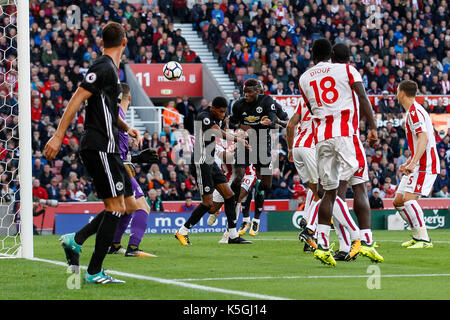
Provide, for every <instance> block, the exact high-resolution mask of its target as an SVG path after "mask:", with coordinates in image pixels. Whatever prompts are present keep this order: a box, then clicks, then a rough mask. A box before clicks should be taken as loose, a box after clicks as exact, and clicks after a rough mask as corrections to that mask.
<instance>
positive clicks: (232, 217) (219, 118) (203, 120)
mask: <svg viewBox="0 0 450 320" xmlns="http://www.w3.org/2000/svg"><path fill="white" fill-rule="evenodd" d="M227 107H228V103H227V101H226V99H225V98H223V97H216V98H214V100H213V102H212V106H211V107H208V108H206V109H205V110H204V111H202V112H200V113H199V114H198V116H197V121H196V122H195V147H194V152H193V154H192V162H191V165H190V168H191V173H192V175H193V176H194V178H195V180H196V181H197V184H198V189H199V191H200V194H201V197H202V201H201V203H200V204H199V205H198V206H197V207H196V208H195V209H194V211H193V212H192V214H191V216H190V217H189V219H188V220H187V221H186V223H185V224H184V225H183V226H181V227H180V229H179V230H178V231H177V232H176V233H175V238H176V239H178V241H179V242H180V243H181V244H182V245H185V246H186V245H190V244H191V242H190V240H189V236H188V233H189V230H190V229H191V228H192V227H193V226H194V225H196V224H197V223H198V222H199V221H200V219H201V218H202V217H203V215H204V214H205V213H207V212H208V211H209V210H210V208H211V206H212V204H213V197H212V194H213V191H214V190H215V189H217V190H218V191H219V193H220V194H221V195H222V197H223V198H224V203H225V214H226V216H227V221H228V229H229V239H228V243H230V244H234V243H236V244H247V243H251V242H250V241H247V240H245V239H243V238H241V237H239V235H238V233H237V230H236V213H235V212H236V210H235V200H234V198H235V193H233V191H232V190H231V188H230V186H229V184H228V181H227V179H226V177H225V175H224V174H223V172H222V170H220V169H219V167H218V165H217V163H216V162H215V149H216V148H215V145H216V138H223V139H226V140H231V141H236V142H238V143H242V144H243V146H244V147H245V148H248V144H247V142H246V141H245V140H243V139H242V138H240V137H238V136H236V135H232V134H230V133H227V132H225V131H224V130H223V129H224V128H225V115H226V111H227Z"/></svg>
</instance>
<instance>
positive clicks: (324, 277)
mask: <svg viewBox="0 0 450 320" xmlns="http://www.w3.org/2000/svg"><path fill="white" fill-rule="evenodd" d="M370 276H372V275H370V274H367V275H334V276H281V277H271V276H267V277H229V278H197V279H195V278H191V279H176V281H222V280H227V281H228V280H273V279H330V278H338V279H339V278H342V279H344V278H368V277H370ZM380 277H381V278H407V277H450V273H437V274H386V275H380Z"/></svg>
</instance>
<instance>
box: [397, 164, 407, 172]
mask: <svg viewBox="0 0 450 320" xmlns="http://www.w3.org/2000/svg"><path fill="white" fill-rule="evenodd" d="M405 168H406V163H404V164H401V165H400V167H398V171H400V173H405Z"/></svg>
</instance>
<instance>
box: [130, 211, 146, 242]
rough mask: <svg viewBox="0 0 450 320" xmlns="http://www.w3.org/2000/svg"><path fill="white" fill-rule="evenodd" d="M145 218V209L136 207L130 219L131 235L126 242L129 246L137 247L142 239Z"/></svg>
mask: <svg viewBox="0 0 450 320" xmlns="http://www.w3.org/2000/svg"><path fill="white" fill-rule="evenodd" d="M147 218H148V213H147V212H146V211H145V210H142V209H138V210H136V212H135V213H134V215H133V220H132V221H131V235H130V241H129V242H128V244H129V245H130V246H136V247H139V244H140V243H141V241H142V237H143V236H144V234H145V229H147Z"/></svg>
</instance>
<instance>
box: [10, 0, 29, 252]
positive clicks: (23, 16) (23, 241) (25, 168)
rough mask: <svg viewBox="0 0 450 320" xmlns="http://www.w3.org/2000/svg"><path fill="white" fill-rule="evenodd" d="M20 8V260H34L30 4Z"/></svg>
mask: <svg viewBox="0 0 450 320" xmlns="http://www.w3.org/2000/svg"><path fill="white" fill-rule="evenodd" d="M15 3H16V6H17V63H18V66H17V72H18V105H19V132H20V136H19V151H20V158H19V168H18V169H19V179H20V229H19V230H20V249H19V251H18V253H17V257H19V258H26V259H32V258H33V257H34V249H33V185H32V155H33V154H32V148H31V107H30V101H31V85H30V26H29V24H30V13H29V8H30V3H29V0H16V1H15Z"/></svg>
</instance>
